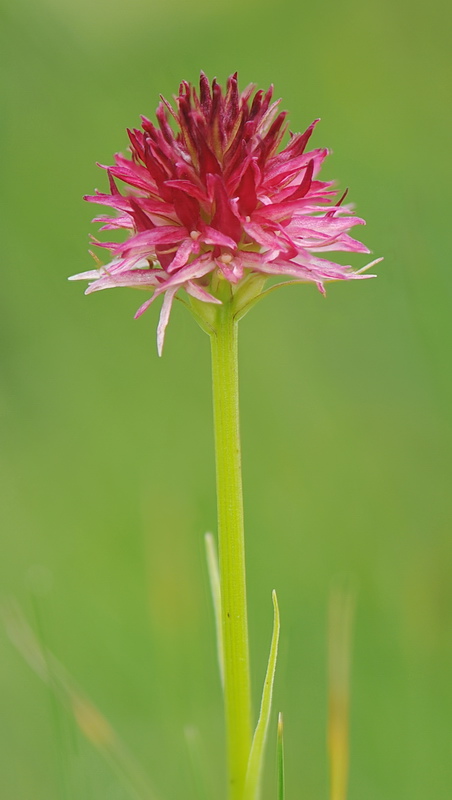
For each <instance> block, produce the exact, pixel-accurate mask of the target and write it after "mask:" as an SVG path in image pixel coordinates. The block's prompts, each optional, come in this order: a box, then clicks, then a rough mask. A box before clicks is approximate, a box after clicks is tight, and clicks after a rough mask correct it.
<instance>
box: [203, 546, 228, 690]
mask: <svg viewBox="0 0 452 800" xmlns="http://www.w3.org/2000/svg"><path fill="white" fill-rule="evenodd" d="M204 541H205V544H206V556H207V569H208V572H209V581H210V590H211V592H212V601H213V611H214V616H215V630H216V635H217V657H218V668H219V670H220V679H221V686H222V688H223V690H224V649H223V631H222V627H221V625H222V623H221V585H220V569H219V567H218V556H217V549H216V547H215V541H214V538H213V536H212V534H211V533H206V535H205V537H204Z"/></svg>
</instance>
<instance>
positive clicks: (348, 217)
mask: <svg viewBox="0 0 452 800" xmlns="http://www.w3.org/2000/svg"><path fill="white" fill-rule="evenodd" d="M279 106H280V100H276V101H274V100H273V87H270V88H269V89H268V90H267V91H266V92H264V91H262V90H257V91H256V88H255V86H254V85H250V86H248V87H247V88H246V89H244V90H243V91H242V92H239V89H238V84H237V75H236V74H235V75H232V76H231V77H230V78H229V79H228V81H227V85H226V89H225V90H224V91H223V90H222V88H221V86H220V85H219V84H218V83H217V82H216V80H213V81H212V83H210V82H209V81H208V79H207V77H206V76H205V75H204V74H203V73H202V74H201V79H200V85H199V91H196V89H195V88H194V87H193V86H192V85H191V84H189V83H187V82H183V83H182V84H181V85H180V87H179V94H178V95H177V97H175V102H174V103H173V104H171V103H169V102H168V101H167V100H165V99H164V98H162V99H161V102H160V104H159V106H158V108H157V111H156V118H157V124H154V123H153V122H151V121H150V120H149V119H147V118H146V117H142V125H141V128H140V129H133V130H129V131H128V136H129V140H130V153H129V155H128V156H127V157H126V156H124V155H122V154H117V155H116V156H115V164H114V165H113V166H110V167H104V169H106V171H107V174H108V178H109V184H110V191H109V192H108V193H102V192H96V194H95V195H93V196H88V197H86V198H85V199H86V200H88V201H90V202H94V203H98V204H99V205H102V206H108V207H110V208H112V209H113V210H114V212H115V213H114V216H110V215H103V214H102V215H100V216H97V217H96V218H95V220H94V221H96V222H101V223H102V228H101V230H117V229H124V230H125V231H127V232H128V234H129V235H128V237H127V238H126V240H125V241H124V242H121V243H117V242H100V241H97V240H95V242H94V243H95V245H96V246H98V247H101V248H106V249H107V250H109V251H110V252H111V254H112V257H111V258H110V260H109V261H108V263H106V264H105V265H102V266H99V268H97V269H93V270H90V271H88V272H83V273H80V274H78V275H74V276H72V280H78V279H87V280H88V281H90V283H89V286H88V288H87V290H86V292H87V293H91V292H96V291H99V290H101V289H109V288H112V287H117V286H128V287H131V288H135V289H144V290H147V291H150V292H151V296H150V297H149V298H148V299H146V301H145V302H144V303H143V304H142V305H141V306H140V308H139V309H138V311H137V313H136V316H137V317H138V316H140V315H141V314H142V313H143V312H144V311H146V309H147V308H148V307H149V306H150V305H151V303H152V302H153V301H154V300H155V299H156V298H157V297H158V296H159V295H163V296H164V298H163V304H162V309H161V314H160V321H159V325H158V333H157V345H158V351H159V353H161V352H162V347H163V341H164V335H165V329H166V326H167V323H168V319H169V315H170V311H171V305H172V303H173V300H174V297H175V296H176V294H177V293H178V292H179V291H180V290H184V291H185V292H186V293H187V295H188V296H189V297H190V299H191V302H192V303H193V304H194V305H197V307H198V308H200V307H203V306H202V304H206V305H209V306H210V308H211V309H212V304H214V305H217V304H219V303H221V302H222V300H221V298H222V297H224V286H225V285H227V286H228V287H229V290H230V293H231V296H233V295H234V294H236V293H238V292H240V290H241V287H243V286H244V285H245V283H246V282H247V281H248V284H249V281H250V278H253V277H254V276H260V277H261V278H262V280H260V281H258V282H257V285H258V286H259V291H261V289H262V287H263V285H264V282H265V279H266V278H267V277H270V276H281V277H283V278H289V279H290V280H291V282H294V281H295V282H297V281H299V282H313V283H314V284H316V285H317V287H318V288H319V289H320V291H322V292H324V284H325V283H326V282H328V281H336V280H344V279H350V278H363V277H371V276H370V275H368V274H366V275H364V274H363V270H362V269H361V270H359V271H354V270H353V269H352V267H351V266H349V265H347V266H342V265H341V264H337V263H335V262H334V261H331V260H329V258H328V257H325V254H328V253H329V252H330V251H344V252H355V253H368V252H369V250H368V249H367V247H366V246H365V245H364V244H362V243H361V242H359V241H357V240H356V239H354V238H352V237H351V236H350V234H349V231H350V229H351V228H352V227H354V226H355V225H360V224H363V223H364V220H363V219H360V218H359V217H357V216H355V215H354V214H353V210H352V207H351V206H350V205H348V204H346V203H343V199H344V196H342V197H341V198H340V199H337V192H336V190H335V189H334V186H333V182H332V181H321V180H319V179H318V173H319V170H320V168H321V166H322V163H323V161H324V160H325V158H326V156H327V155H328V150H326V149H323V148H316V149H313V150H308V149H307V147H308V143H309V140H310V137H311V134H312V132H313V130H314V128H315V126H316V124H317V122H318V120H315V121H314V122H313V123H312V124H311V125H310V126H309V127H308V128H307V130H306V131H305V132H304V133H296V134H292V133H290V134H289V137H288V141H287V143H286V144H285V146H284V147H282V146H281V145H282V142H283V138H284V136H285V134H286V133H287V124H286V112H284V111H280V109H279ZM118 181H120V182H121V186H125V187H126V190H124V189H122V190H120V188H118V183H117V182H118ZM372 263H375V262H372ZM369 266H371V264H369V265H367V267H369ZM367 267H364V269H367ZM220 289H221V291H220Z"/></svg>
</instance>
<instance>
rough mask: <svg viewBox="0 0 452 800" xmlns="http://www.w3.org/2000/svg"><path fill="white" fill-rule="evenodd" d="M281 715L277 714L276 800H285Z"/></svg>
mask: <svg viewBox="0 0 452 800" xmlns="http://www.w3.org/2000/svg"><path fill="white" fill-rule="evenodd" d="M283 733H284V732H283V715H282V714H281V712H279V714H278V735H277V744H276V769H277V777H278V800H285V782H284V780H285V779H284V735H283Z"/></svg>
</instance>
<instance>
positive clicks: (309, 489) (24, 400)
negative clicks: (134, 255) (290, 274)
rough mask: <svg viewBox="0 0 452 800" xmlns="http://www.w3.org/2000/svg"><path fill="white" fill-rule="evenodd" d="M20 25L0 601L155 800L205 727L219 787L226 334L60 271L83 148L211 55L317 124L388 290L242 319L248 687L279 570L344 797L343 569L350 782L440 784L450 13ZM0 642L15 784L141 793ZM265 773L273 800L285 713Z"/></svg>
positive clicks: (173, 783) (82, 245) (297, 652)
mask: <svg viewBox="0 0 452 800" xmlns="http://www.w3.org/2000/svg"><path fill="white" fill-rule="evenodd" d="M1 22H2V30H3V34H2V45H1V50H2V61H3V69H2V84H3V88H2V92H3V100H2V107H3V109H4V111H5V117H4V119H5V122H6V124H4V126H3V131H4V134H5V138H4V142H3V146H2V156H3V167H2V184H3V187H4V203H3V209H4V210H3V214H2V222H3V223H4V230H3V236H2V251H3V252H2V261H3V269H2V276H3V278H2V281H3V289H2V305H3V308H2V313H1V317H0V326H1V333H2V350H1V370H2V382H1V395H0V398H1V406H0V413H1V436H2V447H1V455H0V482H1V489H2V491H1V494H2V501H1V525H2V541H3V545H2V558H1V566H0V573H1V591H0V594H1V598H2V603H3V602H7V600H8V598H10V597H14V598H16V599H17V600H18V601H19V602H20V604H21V606H22V607H23V609H24V612H25V613H26V615H27V617H28V618H29V619H30V621H31V622H32V625H33V627H34V629H35V630H36V629H37V630H39V636H40V637H41V640H42V641H44V642H45V643H46V645H48V647H49V648H50V649H51V650H52V651H53V652H54V653H55V654H56V655H57V656H58V658H59V659H60V661H61V662H62V663H63V664H64V665H65V666H66V667H67V669H68V670H69V671H70V672H71V674H72V675H73V676H74V677H75V679H76V680H77V681H78V683H79V684H80V685H81V686H82V687H83V688H84V690H85V691H86V692H87V694H88V695H89V696H90V697H91V698H92V699H93V700H94V701H95V703H96V704H97V705H98V707H99V708H100V709H102V711H103V712H104V713H105V715H106V716H107V717H108V719H109V720H110V723H111V724H112V725H113V726H114V728H115V730H116V731H117V732H118V735H120V736H121V738H122V740H123V741H124V743H125V746H127V748H128V749H129V750H130V752H132V753H133V754H134V757H135V758H136V759H137V761H138V762H139V763H141V765H142V766H143V768H144V770H145V772H147V773H148V774H149V776H151V780H152V782H153V784H154V785H155V786H156V787H157V788H158V790H159V794H160V796H161V797H162V798H164V800H165V798H166V800H171V798H173V799H175V798H182V797H183V798H184V799H186V800H189V799H190V798H200V795H199V794H198V792H197V788H196V782H195V780H194V779H193V777H192V772H191V767H190V756H189V752H188V748H187V744H186V734H185V733H184V730H186V728H187V726H190V727H191V729H192V730H197V731H198V732H199V740H200V742H201V744H200V749H201V752H202V754H203V758H204V761H205V765H206V772H207V773H208V781H210V784H209V785H210V787H211V793H210V797H215V798H217V797H218V798H221V797H222V796H223V789H222V784H223V780H224V767H223V755H222V748H223V733H222V718H221V694H220V686H219V681H218V678H217V673H216V656H215V649H214V634H213V615H212V612H211V607H210V597H209V591H208V582H207V576H206V569H205V565H204V554H203V539H202V537H203V533H204V531H205V530H208V529H214V528H215V497H214V460H213V435H212V424H211V423H212V420H211V417H212V414H211V397H210V373H209V343H208V339H207V337H206V336H205V335H204V334H203V333H202V332H201V331H200V330H199V329H198V328H197V327H196V325H195V324H194V323H193V321H192V320H191V319H190V318H189V316H188V315H187V314H186V312H185V310H184V309H183V308H182V307H177V308H176V309H175V311H174V315H173V318H172V321H171V324H170V327H169V329H168V334H167V341H166V347H165V354H164V357H163V359H161V360H158V358H157V355H156V352H155V327H156V320H157V315H158V309H157V308H154V307H153V308H152V310H151V311H150V312H148V313H147V314H146V315H145V316H144V317H143V318H142V319H140V320H139V321H138V322H135V321H134V320H133V313H134V311H135V309H136V307H137V304H138V301H139V299H140V298H138V300H137V295H136V294H135V293H134V292H127V291H126V290H124V291H118V292H105V293H100V294H98V295H94V296H92V297H89V298H85V297H84V296H83V291H82V290H83V287H82V286H81V284H68V283H67V281H66V276H68V275H71V274H73V273H75V272H79V271H81V270H84V269H89V268H90V267H91V265H90V258H89V256H88V254H87V246H88V240H87V237H88V232H89V231H92V232H93V233H94V232H96V229H95V227H94V226H91V225H90V219H91V217H92V216H93V211H95V209H94V207H93V206H88V205H87V204H84V203H83V202H82V199H81V197H82V195H83V194H85V193H87V192H88V193H91V192H92V190H93V189H94V187H96V186H97V187H99V188H103V187H105V186H106V178H105V175H104V173H102V172H101V171H100V170H99V169H98V168H97V167H96V166H95V162H96V161H100V162H102V163H106V164H109V163H111V161H112V156H113V153H114V152H115V151H117V150H121V149H122V150H124V149H125V148H126V136H125V128H126V127H127V126H133V125H136V124H137V123H138V121H139V115H140V113H144V114H146V115H148V116H152V115H153V112H154V109H155V107H156V105H157V101H158V94H159V93H160V92H162V93H163V94H165V95H166V96H171V95H172V94H173V93H174V92H175V91H177V87H178V84H179V81H180V80H181V79H183V78H185V79H188V80H191V81H196V80H197V77H198V74H199V70H200V69H204V70H205V71H206V72H207V74H208V75H209V76H210V77H213V76H214V75H216V76H217V77H218V78H219V80H221V81H222V82H224V80H225V79H226V77H227V75H228V74H230V73H231V72H233V71H234V70H236V69H238V70H239V78H240V82H241V86H242V87H243V86H245V85H246V84H247V83H248V82H250V81H255V82H256V83H257V84H258V85H260V86H263V87H267V85H268V84H269V83H271V82H273V83H274V84H275V90H276V94H277V96H282V97H283V108H287V109H288V110H289V112H290V122H291V127H292V129H293V130H296V131H298V130H304V128H306V127H307V125H308V124H309V123H310V122H311V121H312V120H313V119H314V118H315V117H317V116H320V117H322V123H321V125H320V126H319V128H318V129H317V132H316V134H315V139H314V145H315V146H325V145H326V146H328V147H330V148H331V149H332V150H333V151H334V152H333V155H331V157H330V158H329V159H328V160H327V162H326V165H325V168H324V171H323V173H322V174H323V176H324V177H325V178H335V179H337V181H338V183H339V185H340V186H341V187H342V188H345V187H346V186H348V187H349V188H350V195H349V197H350V198H351V200H353V201H355V202H356V203H357V211H358V213H359V214H360V215H362V216H364V217H365V218H366V219H367V220H368V226H367V228H366V230H365V231H360V233H362V234H363V236H362V238H363V239H364V240H365V242H366V243H367V244H368V245H369V246H370V247H371V248H372V249H373V251H374V253H375V256H380V255H384V256H385V261H384V262H383V264H381V265H379V267H378V272H379V277H378V279H377V280H374V281H366V282H356V283H351V284H348V285H347V284H335V285H331V286H330V287H329V289H328V296H327V299H326V300H324V299H323V298H322V297H321V296H320V294H319V293H318V292H317V291H316V290H315V289H314V288H313V287H309V286H300V287H292V288H290V289H287V290H285V291H281V292H279V293H276V294H274V295H272V296H271V297H270V298H268V299H267V300H266V301H265V302H263V303H262V304H260V305H259V306H258V307H257V308H256V309H255V310H254V311H253V313H252V314H250V315H249V316H248V317H247V318H246V320H244V321H243V323H241V378H242V382H241V404H242V430H243V450H244V483H245V492H246V498H245V502H246V523H247V537H248V539H247V552H248V565H249V603H250V624H251V647H252V661H253V671H254V672H253V677H254V686H255V693H256V703H257V699H258V696H259V690H260V686H261V683H262V680H263V675H264V670H265V662H266V658H267V652H268V645H269V639H270V633H271V616H272V611H271V599H270V592H271V589H273V588H276V589H277V590H278V594H279V599H280V606H281V614H282V621H283V631H282V642H281V658H280V663H279V671H278V676H277V687H276V706H277V708H278V709H282V710H283V711H284V712H285V725H286V749H287V753H286V760H287V797H288V800H289V798H309V799H310V800H320V798H325V797H326V796H327V762H326V754H325V721H326V700H327V692H326V630H327V624H326V620H327V605H328V596H329V592H330V589H331V586H332V585H334V583H335V582H336V581H337V580H341V579H343V578H345V579H346V580H349V581H350V582H351V583H352V585H353V586H354V587H355V589H356V592H357V616H356V623H355V635H354V646H353V703H352V718H351V740H352V742H351V743H352V767H351V783H350V793H349V798H350V800H361V799H362V798H365V799H366V800H381V798H384V800H425V798H427V797H428V798H435V800H446V798H450V792H451V785H452V769H451V747H452V736H451V723H450V721H451V716H452V697H451V691H450V668H451V652H452V648H451V610H452V597H451V580H450V571H451V540H450V528H451V526H450V519H451V510H452V508H451V506H452V502H451V469H450V452H451V439H452V436H451V425H450V405H451V396H452V384H451V377H450V375H451V373H450V353H451V324H450V319H451V313H450V307H451V299H452V289H451V286H452V284H451V273H450V269H451V268H450V253H449V251H450V243H449V238H450V237H449V231H448V225H449V216H450V213H449V208H448V206H449V197H450V189H449V183H450V166H451V159H450V126H451V122H452V115H451V111H450V103H448V100H447V91H446V87H447V85H448V81H449V79H450V50H449V45H450V38H449V30H450V22H451V12H450V7H449V6H448V4H446V3H443V2H441V1H440V0H432V2H430V3H428V4H427V5H425V4H422V3H414V4H413V3H409V2H407V0H396V1H395V2H393V0H378V2H377V0H369V1H368V2H359V1H358V0H345V1H342V2H335V3H333V2H328V1H326V2H322V3H309V4H305V5H304V4H300V3H297V2H295V0H282V2H281V3H279V4H277V5H276V6H275V4H274V3H271V2H269V0H259V2H257V1H256V0H248V2H247V3H243V2H239V0H231V2H229V3H228V4H216V3H214V2H209V3H208V2H206V0H194V2H192V3H184V2H182V0H168V1H167V2H166V3H157V2H146V1H145V0H131V1H130V2H129V3H127V4H126V3H120V2H118V0H109V1H108V2H107V0H98V2H88V0H79V2H78V3H73V2H70V0H41V2H38V3H31V2H29V0H6V2H5V0H3V4H2V12H1ZM446 181H447V189H446ZM354 263H356V266H361V265H362V263H364V262H363V261H362V259H361V258H359V259H357V260H356V261H355V262H354ZM0 640H1V652H2V655H1V660H0V677H1V685H2V688H1V700H0V704H1V705H0V714H1V720H2V723H1V732H0V744H1V747H0V750H1V756H0V759H1V765H0V767H1V768H0V774H1V779H0V780H1V790H0V794H1V797H2V798H5V800H53V799H54V798H55V800H79V799H80V798H83V800H99V798H112V799H115V800H126V799H127V798H128V797H130V796H131V795H130V793H128V790H127V787H126V786H124V785H123V784H122V783H121V781H120V780H119V779H118V777H117V776H116V775H115V774H114V771H112V770H110V768H109V767H108V766H107V765H105V764H104V762H103V760H102V759H101V757H100V756H99V754H98V753H96V752H95V750H93V749H92V748H91V747H90V746H89V745H88V744H87V743H86V742H84V741H83V739H82V737H81V735H80V733H79V732H78V731H77V729H76V726H75V725H74V723H73V722H72V720H71V718H70V716H69V715H66V714H65V713H64V711H60V710H58V709H55V704H54V703H53V702H52V693H51V692H49V690H48V689H47V688H46V687H45V686H44V684H42V683H41V682H40V681H39V679H38V678H37V677H36V675H34V674H33V672H32V671H31V670H30V669H29V667H28V666H27V664H26V663H25V662H24V661H23V659H22V657H21V656H20V655H19V654H18V652H17V651H16V650H15V649H14V647H13V646H12V645H11V644H10V642H9V641H8V639H7V637H6V636H5V633H4V631H3V630H2V631H1V632H0ZM268 761H269V767H268V774H267V778H266V785H265V800H269V799H270V798H274V797H275V792H274V786H273V783H272V781H273V773H274V770H273V761H274V727H273V729H272V740H271V741H270V745H269V758H268Z"/></svg>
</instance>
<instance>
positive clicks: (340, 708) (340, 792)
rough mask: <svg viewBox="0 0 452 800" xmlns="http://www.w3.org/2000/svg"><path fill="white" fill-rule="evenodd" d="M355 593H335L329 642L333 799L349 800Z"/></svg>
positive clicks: (330, 758) (329, 707) (329, 735)
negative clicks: (352, 643)
mask: <svg viewBox="0 0 452 800" xmlns="http://www.w3.org/2000/svg"><path fill="white" fill-rule="evenodd" d="M353 612H354V597H353V595H352V593H351V592H350V591H348V592H346V591H340V590H335V591H333V592H332V594H331V600H330V611H329V637H328V638H329V642H328V645H329V647H328V684H329V687H328V688H329V697H328V755H329V763H330V800H346V797H347V789H348V773H349V710H350V662H351V632H352V622H353Z"/></svg>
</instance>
